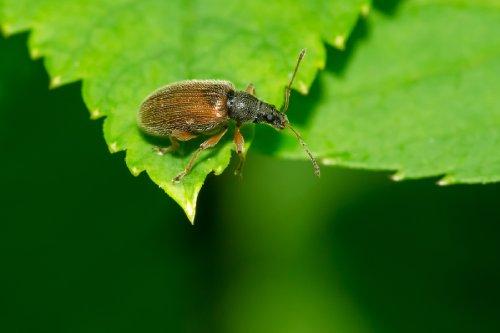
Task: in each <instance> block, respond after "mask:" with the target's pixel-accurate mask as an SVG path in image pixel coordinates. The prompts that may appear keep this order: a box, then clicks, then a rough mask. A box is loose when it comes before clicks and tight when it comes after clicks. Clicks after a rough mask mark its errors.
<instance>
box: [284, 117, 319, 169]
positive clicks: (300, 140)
mask: <svg viewBox="0 0 500 333" xmlns="http://www.w3.org/2000/svg"><path fill="white" fill-rule="evenodd" d="M288 128H289V129H290V130H292V132H293V133H294V134H295V136H296V137H297V140H299V143H300V145H301V146H302V148H304V150H305V152H306V154H307V155H308V156H309V159H310V160H311V162H312V164H313V168H314V174H315V175H316V176H317V177H319V176H320V175H321V171H320V169H319V164H318V162H316V159H315V158H314V156H313V155H312V153H311V151H310V150H309V148H308V147H307V144H306V142H305V141H304V140H303V139H302V137H301V136H300V134H299V132H297V131H296V130H295V129H294V128H293V127H292V126H291V125H290V123H288Z"/></svg>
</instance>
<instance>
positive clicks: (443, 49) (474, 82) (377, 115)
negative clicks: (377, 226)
mask: <svg viewBox="0 0 500 333" xmlns="http://www.w3.org/2000/svg"><path fill="white" fill-rule="evenodd" d="M499 32H500V1H498V0H495V1H491V0H490V1H485V0H482V1H480V0H469V1H465V0H462V1H458V0H455V1H452V0H446V1H445V0H434V1H433V0H419V1H406V2H402V3H401V5H400V6H399V8H397V10H396V12H395V16H386V15H382V14H381V13H375V14H374V15H371V17H370V19H369V21H368V29H367V30H366V32H365V34H364V38H361V39H360V40H359V42H358V44H357V45H356V46H357V47H356V48H355V49H354V52H353V53H352V54H351V55H350V56H351V57H350V59H349V62H348V63H347V67H346V68H344V69H343V70H339V68H338V67H336V68H329V69H328V70H327V71H325V72H323V73H322V74H321V75H320V77H319V79H318V82H317V85H314V86H313V90H312V91H311V95H310V96H309V97H307V98H305V97H302V98H301V97H299V98H296V97H293V98H295V100H292V108H291V110H290V111H289V112H290V116H291V118H292V119H291V121H292V123H293V122H294V121H295V122H297V123H298V124H297V125H299V126H297V127H299V128H300V129H301V130H302V131H303V135H304V137H305V139H306V141H307V142H308V143H309V145H310V146H311V149H312V151H313V152H314V153H315V154H317V155H318V156H320V157H321V159H322V161H323V163H325V164H336V165H341V166H349V167H356V168H368V169H375V170H379V169H386V170H397V172H396V174H395V175H394V176H393V178H394V179H395V180H400V179H404V178H417V177H429V176H440V175H445V176H444V177H443V178H442V179H441V180H440V181H439V184H441V185H446V184H451V183H475V182H493V181H499V180H500V98H499V93H500V90H499V88H500V34H499ZM332 60H333V61H334V62H335V61H336V60H338V59H336V58H335V57H333V59H332ZM334 65H335V64H334ZM307 107H309V108H310V109H309V110H307V109H306V108H307ZM257 134H258V136H257V137H260V136H261V134H262V133H257ZM265 134H266V133H264V136H265ZM269 140H271V141H273V140H276V141H279V140H280V138H278V137H276V138H275V137H273V138H270V139H269ZM260 146H263V145H260ZM262 149H268V148H266V147H262ZM268 150H269V149H268ZM271 150H273V151H274V153H276V154H278V155H280V156H286V157H291V158H303V156H304V154H303V152H302V151H301V150H300V148H299V147H298V146H297V143H296V142H295V140H294V139H293V138H292V137H287V138H286V139H284V140H282V141H279V142H277V143H276V146H275V147H274V148H273V149H271Z"/></svg>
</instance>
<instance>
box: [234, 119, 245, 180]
mask: <svg viewBox="0 0 500 333" xmlns="http://www.w3.org/2000/svg"><path fill="white" fill-rule="evenodd" d="M234 144H235V145H236V153H237V154H238V156H239V158H240V161H239V162H238V166H236V169H235V170H234V174H235V175H239V176H241V170H242V169H243V165H244V164H245V153H244V150H245V138H244V137H243V135H242V134H241V131H240V127H239V126H236V129H235V130H234Z"/></svg>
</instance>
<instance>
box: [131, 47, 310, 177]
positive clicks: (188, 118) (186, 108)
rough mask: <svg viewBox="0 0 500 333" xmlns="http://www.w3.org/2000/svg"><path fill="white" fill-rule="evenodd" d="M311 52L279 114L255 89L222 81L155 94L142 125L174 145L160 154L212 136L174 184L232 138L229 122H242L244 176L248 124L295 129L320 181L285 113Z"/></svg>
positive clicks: (239, 146) (237, 136) (144, 108)
mask: <svg viewBox="0 0 500 333" xmlns="http://www.w3.org/2000/svg"><path fill="white" fill-rule="evenodd" d="M304 54H305V50H302V52H301V53H300V55H299V59H298V61H297V65H296V66H295V70H294V72H293V75H292V78H291V80H290V82H289V84H288V86H287V87H286V89H285V103H284V105H283V108H282V109H281V110H280V111H278V109H276V107H275V106H274V105H271V104H268V103H265V102H263V101H261V100H259V99H258V98H257V97H255V88H254V86H253V85H252V84H250V85H248V87H247V88H246V90H245V91H238V90H235V88H234V86H233V85H232V83H230V82H228V81H220V80H187V81H181V82H177V83H173V84H170V85H167V86H165V87H163V88H160V89H159V90H157V91H155V92H153V93H152V94H151V95H149V96H148V97H147V98H146V100H145V101H144V102H143V103H142V105H141V108H140V111H139V114H138V125H139V127H140V128H141V130H142V131H143V132H144V133H146V134H148V135H151V136H155V137H162V138H165V137H168V138H169V139H170V141H171V145H170V146H169V147H166V148H156V150H157V152H158V153H159V154H165V153H167V152H173V151H175V150H177V149H178V148H179V141H187V140H191V139H193V138H195V137H197V136H199V135H210V137H209V138H208V139H207V140H205V141H204V142H203V143H201V145H200V146H199V148H198V149H197V150H196V152H195V153H194V154H193V156H192V157H191V160H190V161H189V163H188V164H187V166H186V167H185V168H184V170H183V171H182V172H181V173H179V174H178V175H177V176H176V177H175V178H174V179H173V181H174V182H178V181H180V180H181V179H182V178H183V177H184V176H185V175H187V174H188V173H189V171H190V170H191V169H192V167H193V165H194V162H195V161H196V159H197V158H198V155H199V154H200V153H201V151H203V150H205V149H209V148H212V147H214V146H215V145H216V144H217V143H218V142H219V141H220V139H221V138H222V137H223V136H224V134H226V131H227V128H228V125H229V122H230V121H231V120H233V121H235V122H236V129H235V133H234V143H235V145H236V152H237V153H238V155H239V157H240V163H239V165H238V167H237V169H236V170H237V172H240V170H241V168H242V166H243V162H244V160H245V156H244V153H243V148H244V138H243V136H242V135H241V132H240V127H241V126H242V125H243V124H245V123H251V122H252V123H266V124H269V125H271V126H273V127H274V128H277V129H280V130H281V129H284V128H285V127H288V128H290V129H291V130H292V131H293V133H294V134H295V135H296V136H297V139H298V140H299V142H300V143H301V145H302V146H303V147H304V149H305V151H306V153H307V154H308V155H309V157H310V159H311V161H312V163H313V166H314V171H315V173H316V175H317V176H319V174H320V171H319V166H318V164H317V163H316V160H315V159H314V157H313V156H312V154H311V152H310V151H309V149H308V148H307V146H306V144H305V142H304V141H303V140H302V138H301V137H300V135H299V134H298V133H297V132H296V131H295V130H294V129H293V128H292V127H291V126H290V123H289V122H288V118H287V117H286V115H285V112H286V111H287V109H288V102H289V98H290V87H291V85H292V82H293V79H294V78H295V74H296V73H297V69H298V67H299V64H300V62H301V60H302V58H303V56H304Z"/></svg>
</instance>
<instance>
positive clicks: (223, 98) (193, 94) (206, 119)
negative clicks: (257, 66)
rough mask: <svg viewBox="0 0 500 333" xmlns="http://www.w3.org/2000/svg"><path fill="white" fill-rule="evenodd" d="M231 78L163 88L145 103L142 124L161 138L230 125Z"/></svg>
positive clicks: (204, 132)
mask: <svg viewBox="0 0 500 333" xmlns="http://www.w3.org/2000/svg"><path fill="white" fill-rule="evenodd" d="M233 90H234V87H233V85H232V84H231V83H230V82H228V81H216V80H189V81H181V82H177V83H173V84H170V85H167V86H165V87H163V88H160V89H158V90H156V91H155V92H153V93H152V94H151V95H149V96H148V97H147V98H146V99H145V100H144V102H143V103H142V105H141V109H140V111H139V114H138V119H137V121H138V125H139V127H140V128H141V129H142V130H143V131H144V132H145V133H146V134H149V135H152V136H157V137H167V136H175V134H176V133H185V134H191V135H193V136H196V135H199V134H207V133H210V132H214V131H216V130H217V129H219V128H221V127H222V126H224V125H225V124H227V122H228V120H229V117H228V112H227V96H228V93H229V92H230V91H233Z"/></svg>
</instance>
